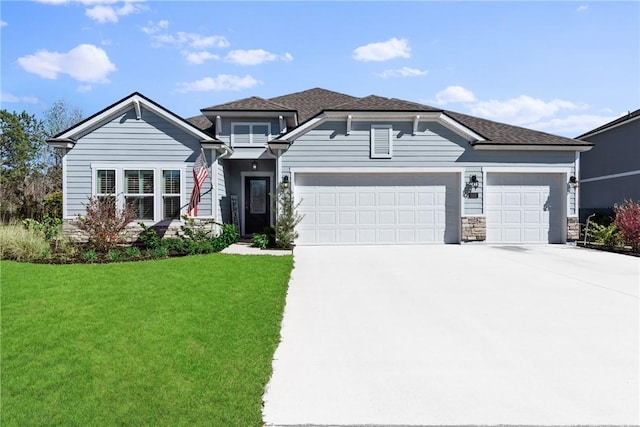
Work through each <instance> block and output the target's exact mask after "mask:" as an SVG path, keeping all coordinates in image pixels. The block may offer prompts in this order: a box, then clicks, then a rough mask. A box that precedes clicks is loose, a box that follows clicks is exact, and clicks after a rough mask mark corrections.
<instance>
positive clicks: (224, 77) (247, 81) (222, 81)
mask: <svg viewBox="0 0 640 427" xmlns="http://www.w3.org/2000/svg"><path fill="white" fill-rule="evenodd" d="M260 83H262V82H261V81H259V80H256V79H254V78H253V77H251V76H250V75H248V74H247V75H246V76H244V77H239V76H232V75H229V74H218V75H217V76H216V77H205V78H203V79H201V80H196V81H193V82H184V83H178V87H179V88H178V92H180V93H187V92H210V91H215V92H219V91H224V90H243V89H250V88H252V87H254V86H257V85H258V84H260Z"/></svg>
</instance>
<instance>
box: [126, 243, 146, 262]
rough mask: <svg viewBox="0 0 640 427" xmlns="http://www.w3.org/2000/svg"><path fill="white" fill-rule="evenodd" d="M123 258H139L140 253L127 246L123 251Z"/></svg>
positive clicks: (136, 249) (134, 248) (133, 247)
mask: <svg viewBox="0 0 640 427" xmlns="http://www.w3.org/2000/svg"><path fill="white" fill-rule="evenodd" d="M124 256H125V257H127V258H129V259H135V258H140V257H141V256H142V251H140V249H139V248H137V247H135V246H129V247H127V248H125V250H124Z"/></svg>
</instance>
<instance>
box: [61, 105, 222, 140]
mask: <svg viewBox="0 0 640 427" xmlns="http://www.w3.org/2000/svg"><path fill="white" fill-rule="evenodd" d="M136 102H137V103H139V104H140V106H141V107H144V108H146V109H147V110H149V111H151V112H153V113H155V114H157V115H159V116H160V117H162V118H164V119H165V120H167V121H168V122H171V123H172V124H174V125H175V126H177V127H179V128H181V129H183V130H184V131H186V132H187V133H189V134H190V135H192V136H195V137H196V138H198V139H199V140H202V141H210V140H211V136H210V135H207V134H206V133H204V132H202V131H201V130H199V129H198V128H196V127H195V126H190V125H188V124H187V123H185V122H184V121H183V120H182V119H181V118H180V117H178V116H176V115H175V114H173V113H171V112H169V111H168V110H166V109H164V108H161V107H158V106H156V105H155V104H152V103H151V102H149V101H147V100H146V99H145V98H143V97H141V96H140V95H138V94H133V95H131V96H129V97H127V98H125V99H123V100H122V101H120V102H118V103H117V104H115V105H113V106H112V107H111V108H109V109H108V110H105V111H103V112H102V113H100V114H98V115H97V116H95V117H93V118H91V119H89V120H87V121H86V122H83V123H81V124H79V125H77V126H74V127H72V128H71V129H69V130H67V131H66V132H65V133H63V134H62V135H60V136H59V137H57V138H56V140H61V139H66V138H72V139H77V137H79V136H82V135H86V134H87V133H89V132H91V131H92V130H94V129H95V128H97V127H99V126H100V125H101V124H102V123H105V122H106V121H108V120H109V119H111V118H113V117H115V116H117V115H119V114H122V113H124V112H126V111H129V110H130V109H131V108H134V109H135V103H136ZM73 137H75V138H73Z"/></svg>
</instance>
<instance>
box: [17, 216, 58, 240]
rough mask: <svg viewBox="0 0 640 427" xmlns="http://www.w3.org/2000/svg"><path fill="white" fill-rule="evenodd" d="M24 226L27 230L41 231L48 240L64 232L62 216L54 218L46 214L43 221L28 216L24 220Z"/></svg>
mask: <svg viewBox="0 0 640 427" xmlns="http://www.w3.org/2000/svg"><path fill="white" fill-rule="evenodd" d="M22 226H23V227H24V228H25V229H27V230H33V231H35V232H37V233H40V234H41V235H42V237H44V238H45V239H46V240H53V239H55V238H56V237H58V236H60V234H61V232H62V220H61V219H60V218H52V217H50V216H48V215H47V216H45V217H44V218H43V219H42V221H36V220H35V219H31V218H27V219H25V220H23V221H22Z"/></svg>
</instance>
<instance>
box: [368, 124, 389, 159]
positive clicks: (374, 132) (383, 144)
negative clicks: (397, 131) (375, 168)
mask: <svg viewBox="0 0 640 427" xmlns="http://www.w3.org/2000/svg"><path fill="white" fill-rule="evenodd" d="M392 156H393V126H391V125H371V158H372V159H390V158H391V157H392Z"/></svg>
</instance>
